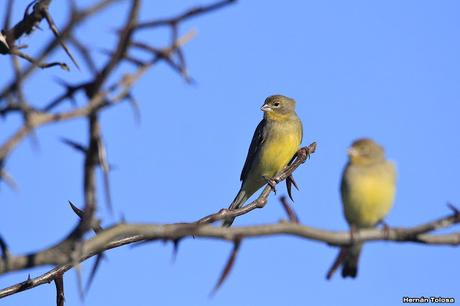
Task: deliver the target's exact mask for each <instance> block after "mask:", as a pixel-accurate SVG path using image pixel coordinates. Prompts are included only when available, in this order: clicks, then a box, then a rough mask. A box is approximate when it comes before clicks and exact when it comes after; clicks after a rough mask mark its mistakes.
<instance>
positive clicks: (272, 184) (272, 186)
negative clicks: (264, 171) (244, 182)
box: [262, 176, 276, 194]
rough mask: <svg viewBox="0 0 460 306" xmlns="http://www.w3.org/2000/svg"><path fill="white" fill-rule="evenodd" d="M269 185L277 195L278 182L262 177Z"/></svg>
mask: <svg viewBox="0 0 460 306" xmlns="http://www.w3.org/2000/svg"><path fill="white" fill-rule="evenodd" d="M262 177H263V178H264V180H265V181H266V182H267V184H268V185H270V187H271V188H272V190H273V192H274V193H275V194H276V181H275V180H274V179H272V178H269V177H266V176H262Z"/></svg>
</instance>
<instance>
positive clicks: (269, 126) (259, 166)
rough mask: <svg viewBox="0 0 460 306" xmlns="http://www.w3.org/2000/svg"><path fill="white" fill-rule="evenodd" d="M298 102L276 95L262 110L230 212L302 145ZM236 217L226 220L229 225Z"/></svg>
mask: <svg viewBox="0 0 460 306" xmlns="http://www.w3.org/2000/svg"><path fill="white" fill-rule="evenodd" d="M295 104H296V103H295V101H294V100H293V99H291V98H288V97H285V96H282V95H274V96H270V97H268V98H267V99H266V100H265V102H264V104H263V105H262V108H261V110H262V111H263V112H264V118H263V119H262V121H260V123H259V125H258V126H257V128H256V130H255V132H254V136H253V137H252V141H251V145H250V147H249V151H248V155H247V157H246V162H245V163H244V166H243V170H242V171H241V176H240V180H241V188H240V191H239V192H238V194H237V195H236V197H235V199H234V200H233V202H232V203H231V204H230V207H229V209H230V210H232V209H236V208H239V207H241V206H242V205H243V204H244V203H245V202H246V201H247V199H249V198H250V197H251V196H252V195H253V194H254V193H255V192H256V191H257V190H259V189H260V188H261V187H262V186H263V185H265V184H266V183H267V182H269V181H270V179H271V178H272V177H274V176H275V175H276V174H277V173H278V172H280V171H281V170H283V168H284V167H285V166H286V165H287V164H288V163H289V161H290V160H291V159H292V157H293V156H294V154H295V153H296V152H297V150H298V149H299V148H300V143H301V142H302V136H303V135H302V134H303V131H302V122H301V121H300V119H299V117H298V116H297V114H296V112H295ZM233 220H234V218H229V219H226V220H224V223H223V226H230V225H231V224H232V223H233Z"/></svg>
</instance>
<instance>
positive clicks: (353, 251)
mask: <svg viewBox="0 0 460 306" xmlns="http://www.w3.org/2000/svg"><path fill="white" fill-rule="evenodd" d="M362 247H363V245H362V244H361V243H359V244H355V245H353V246H351V247H343V248H341V249H340V253H339V255H337V258H336V259H335V261H334V263H333V264H332V266H331V268H330V269H329V271H328V272H327V275H326V279H328V280H329V279H331V278H332V275H334V272H335V271H336V270H337V268H338V267H340V266H342V277H352V278H355V277H356V275H357V274H358V261H359V255H360V254H361V249H362Z"/></svg>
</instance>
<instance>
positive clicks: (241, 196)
mask: <svg viewBox="0 0 460 306" xmlns="http://www.w3.org/2000/svg"><path fill="white" fill-rule="evenodd" d="M247 199H248V196H247V194H246V191H245V190H243V189H240V191H239V192H238V194H237V195H236V197H235V199H234V200H233V202H232V204H230V206H229V207H228V209H229V210H232V209H237V208H240V207H241V206H242V205H243V204H244V203H245V202H246V200H247ZM234 220H235V218H228V219H225V220H224V223H223V224H222V226H223V227H230V226H231V225H232V223H233V221H234Z"/></svg>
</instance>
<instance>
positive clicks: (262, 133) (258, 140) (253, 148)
mask: <svg viewBox="0 0 460 306" xmlns="http://www.w3.org/2000/svg"><path fill="white" fill-rule="evenodd" d="M266 124H267V121H266V120H265V119H262V121H260V122H259V124H258V125H257V128H256V130H255V132H254V136H252V140H251V145H250V146H249V150H248V155H247V156H246V161H245V162H244V166H243V170H242V171H241V176H240V181H242V182H244V181H245V180H246V178H247V176H248V173H249V171H250V169H251V166H252V164H253V163H254V160H255V158H256V156H257V154H258V152H259V151H260V149H261V147H262V144H263V143H264V141H265V139H266V136H267V135H266V134H267V131H266V128H265V126H266Z"/></svg>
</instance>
